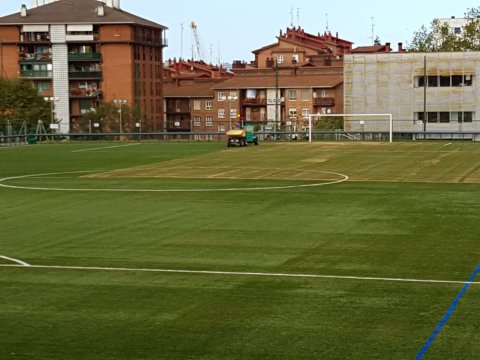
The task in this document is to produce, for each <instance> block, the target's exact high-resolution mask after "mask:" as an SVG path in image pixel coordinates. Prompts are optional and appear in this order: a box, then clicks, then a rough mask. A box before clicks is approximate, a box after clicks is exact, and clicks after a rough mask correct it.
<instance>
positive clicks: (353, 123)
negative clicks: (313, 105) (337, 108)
mask: <svg viewBox="0 0 480 360" xmlns="http://www.w3.org/2000/svg"><path fill="white" fill-rule="evenodd" d="M327 118H343V130H344V131H345V132H352V133H367V132H376V133H378V132H385V133H388V138H389V141H390V142H393V116H392V114H310V115H309V116H308V141H309V142H312V129H313V127H314V125H316V124H319V123H321V122H322V120H324V119H327Z"/></svg>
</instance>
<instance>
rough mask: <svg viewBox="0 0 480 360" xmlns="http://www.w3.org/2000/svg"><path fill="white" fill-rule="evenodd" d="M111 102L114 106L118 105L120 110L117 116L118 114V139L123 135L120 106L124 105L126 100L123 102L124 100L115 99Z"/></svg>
mask: <svg viewBox="0 0 480 360" xmlns="http://www.w3.org/2000/svg"><path fill="white" fill-rule="evenodd" d="M113 102H114V103H115V104H118V105H120V109H119V110H118V114H119V120H120V137H121V136H122V134H123V124H122V105H123V104H126V103H127V100H125V99H115V100H113Z"/></svg>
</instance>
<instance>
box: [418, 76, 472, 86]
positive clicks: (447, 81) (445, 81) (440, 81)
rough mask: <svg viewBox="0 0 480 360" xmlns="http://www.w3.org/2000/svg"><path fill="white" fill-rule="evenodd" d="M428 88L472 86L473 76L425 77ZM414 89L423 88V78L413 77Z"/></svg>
mask: <svg viewBox="0 0 480 360" xmlns="http://www.w3.org/2000/svg"><path fill="white" fill-rule="evenodd" d="M427 84H428V85H427V86H428V87H438V86H441V87H450V86H452V87H457V86H472V84H473V75H452V76H427ZM414 85H415V87H424V86H425V77H424V76H417V77H415V84H414Z"/></svg>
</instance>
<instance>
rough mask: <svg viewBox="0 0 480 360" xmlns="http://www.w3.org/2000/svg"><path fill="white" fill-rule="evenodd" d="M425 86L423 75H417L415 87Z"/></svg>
mask: <svg viewBox="0 0 480 360" xmlns="http://www.w3.org/2000/svg"><path fill="white" fill-rule="evenodd" d="M424 86H425V76H419V77H417V87H424Z"/></svg>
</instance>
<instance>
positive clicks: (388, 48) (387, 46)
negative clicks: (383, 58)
mask: <svg viewBox="0 0 480 360" xmlns="http://www.w3.org/2000/svg"><path fill="white" fill-rule="evenodd" d="M391 51H392V48H391V46H390V43H389V42H388V43H385V52H387V53H388V52H391Z"/></svg>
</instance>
